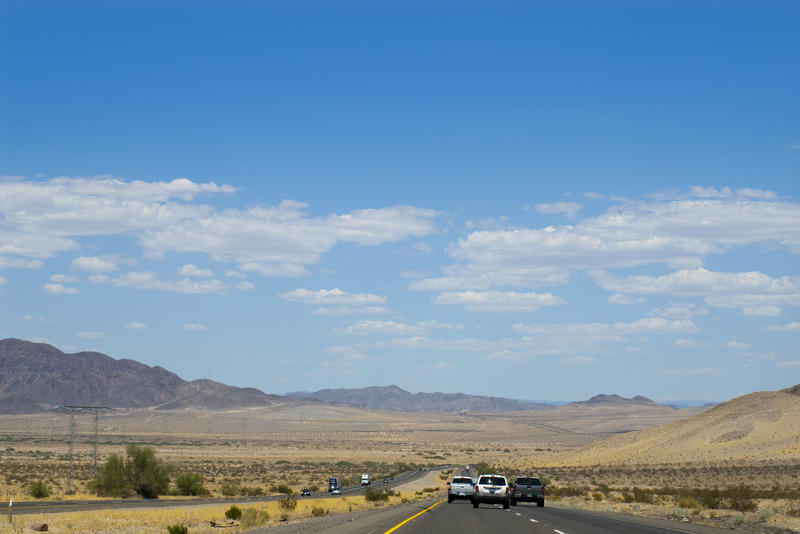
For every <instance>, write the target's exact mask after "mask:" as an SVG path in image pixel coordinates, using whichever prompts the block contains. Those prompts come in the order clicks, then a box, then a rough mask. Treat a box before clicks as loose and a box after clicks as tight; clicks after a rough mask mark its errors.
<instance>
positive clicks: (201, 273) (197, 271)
mask: <svg viewBox="0 0 800 534" xmlns="http://www.w3.org/2000/svg"><path fill="white" fill-rule="evenodd" d="M178 274H179V275H181V276H189V277H193V278H211V277H212V276H214V273H213V272H211V269H201V268H199V267H197V266H196V265H194V264H193V263H187V264H186V265H182V266H181V267H180V268H179V269H178Z"/></svg>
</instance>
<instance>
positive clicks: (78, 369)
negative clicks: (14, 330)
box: [0, 338, 280, 414]
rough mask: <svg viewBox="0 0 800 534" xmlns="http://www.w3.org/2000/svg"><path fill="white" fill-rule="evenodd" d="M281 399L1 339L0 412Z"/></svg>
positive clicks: (214, 405)
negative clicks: (68, 406) (67, 407)
mask: <svg viewBox="0 0 800 534" xmlns="http://www.w3.org/2000/svg"><path fill="white" fill-rule="evenodd" d="M278 398H280V397H278V396H276V395H267V394H265V393H263V392H261V391H259V390H257V389H253V388H237V387H232V386H226V385H225V384H220V383H218V382H214V381H211V380H195V381H193V382H187V381H185V380H183V379H181V378H180V377H179V376H178V375H176V374H175V373H172V372H170V371H167V370H166V369H164V368H162V367H158V366H155V367H150V366H148V365H145V364H143V363H139V362H136V361H134V360H125V359H122V360H115V359H114V358H111V357H110V356H106V355H105V354H101V353H99V352H79V353H76V354H66V353H64V352H61V351H60V350H58V349H57V348H55V347H53V346H51V345H47V344H45V343H32V342H30V341H23V340H20V339H11V338H9V339H4V340H0V413H5V414H11V413H34V412H41V411H45V410H49V409H51V408H52V407H53V406H54V405H59V404H61V405H85V406H89V405H94V406H98V405H99V406H111V407H115V408H143V407H159V408H161V409H174V408H190V407H191V408H203V409H209V410H222V409H229V408H233V407H245V406H268V405H270V404H271V403H272V402H274V400H276V399H278Z"/></svg>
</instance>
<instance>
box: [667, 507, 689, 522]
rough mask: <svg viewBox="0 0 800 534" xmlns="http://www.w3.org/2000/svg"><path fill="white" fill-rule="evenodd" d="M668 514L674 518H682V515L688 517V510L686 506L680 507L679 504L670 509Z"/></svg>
mask: <svg viewBox="0 0 800 534" xmlns="http://www.w3.org/2000/svg"><path fill="white" fill-rule="evenodd" d="M670 515H672V517H673V518H675V519H683V518H684V517H689V510H687V509H686V508H681V507H680V506H676V507H675V508H673V509H672V512H671V513H670Z"/></svg>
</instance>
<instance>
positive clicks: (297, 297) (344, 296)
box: [280, 287, 386, 308]
mask: <svg viewBox="0 0 800 534" xmlns="http://www.w3.org/2000/svg"><path fill="white" fill-rule="evenodd" d="M280 297H281V298H282V299H283V300H287V301H289V302H302V303H304V304H316V305H323V306H344V307H356V308H361V307H368V306H375V305H378V304H383V303H385V302H386V297H383V296H380V295H373V294H371V293H349V292H347V291H343V290H341V289H339V288H338V287H335V288H333V289H320V290H319V291H312V290H310V289H304V288H299V289H295V290H293V291H289V292H288V293H283V294H281V295H280Z"/></svg>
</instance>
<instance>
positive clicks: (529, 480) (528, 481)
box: [515, 477, 542, 486]
mask: <svg viewBox="0 0 800 534" xmlns="http://www.w3.org/2000/svg"><path fill="white" fill-rule="evenodd" d="M515 484H519V485H523V484H524V485H526V486H541V485H542V483H541V482H540V481H539V479H538V478H533V477H520V478H518V479H517V481H516V482H515Z"/></svg>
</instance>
